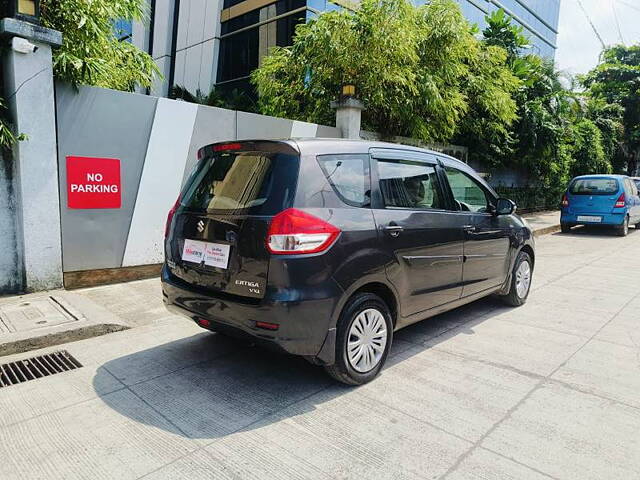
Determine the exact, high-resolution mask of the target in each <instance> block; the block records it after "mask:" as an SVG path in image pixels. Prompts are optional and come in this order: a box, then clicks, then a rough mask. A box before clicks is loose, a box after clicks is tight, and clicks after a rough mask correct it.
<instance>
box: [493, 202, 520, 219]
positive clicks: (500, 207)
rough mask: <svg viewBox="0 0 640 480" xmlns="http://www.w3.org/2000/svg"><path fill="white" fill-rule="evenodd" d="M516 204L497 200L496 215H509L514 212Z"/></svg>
mask: <svg viewBox="0 0 640 480" xmlns="http://www.w3.org/2000/svg"><path fill="white" fill-rule="evenodd" d="M516 208H517V207H516V204H515V202H514V201H513V200H509V199H508V198H499V199H498V201H497V202H496V210H495V213H496V215H511V214H512V213H514V212H515V211H516Z"/></svg>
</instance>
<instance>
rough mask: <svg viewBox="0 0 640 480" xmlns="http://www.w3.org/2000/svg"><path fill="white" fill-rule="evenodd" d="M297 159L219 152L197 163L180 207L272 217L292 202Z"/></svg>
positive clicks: (297, 164)
mask: <svg viewBox="0 0 640 480" xmlns="http://www.w3.org/2000/svg"><path fill="white" fill-rule="evenodd" d="M298 169H299V157H297V156H294V155H287V154H282V153H270V152H219V153H214V154H212V155H211V156H209V157H205V158H203V159H201V160H200V162H199V163H198V166H197V167H196V170H195V172H194V173H193V174H192V177H191V180H190V181H189V186H188V187H187V190H186V192H185V194H184V196H183V199H182V202H181V204H182V205H183V206H184V207H186V208H187V209H188V210H193V211H198V212H208V213H223V214H249V215H275V214H277V213H279V212H281V211H282V210H284V209H286V208H289V207H290V206H291V205H292V203H293V197H294V195H295V188H296V182H297V178H298Z"/></svg>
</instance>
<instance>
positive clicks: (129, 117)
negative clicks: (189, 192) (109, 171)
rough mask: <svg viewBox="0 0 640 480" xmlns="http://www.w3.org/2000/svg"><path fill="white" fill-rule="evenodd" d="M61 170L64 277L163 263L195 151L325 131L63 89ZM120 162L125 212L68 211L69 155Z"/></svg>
mask: <svg viewBox="0 0 640 480" xmlns="http://www.w3.org/2000/svg"><path fill="white" fill-rule="evenodd" d="M56 89H57V92H56V93H57V105H56V108H57V118H58V164H59V182H60V204H61V205H60V211H61V224H62V251H63V270H64V272H77V271H83V270H95V269H104V268H119V267H130V266H138V265H148V264H154V263H160V262H161V261H162V258H163V237H164V224H165V220H166V214H167V212H168V211H169V209H170V208H171V206H172V205H173V203H174V202H175V200H176V198H177V196H178V193H179V191H180V188H181V186H182V183H183V182H184V180H185V178H186V176H187V175H188V173H189V172H190V171H191V169H192V168H193V165H194V163H195V161H196V151H197V150H198V149H199V148H200V147H202V146H204V145H207V144H210V143H214V142H218V141H224V140H235V139H239V140H242V139H249V138H287V137H295V136H307V137H309V136H310V137H314V136H323V137H333V138H339V137H340V132H339V131H338V130H337V129H336V128H334V127H327V126H322V125H316V124H311V123H305V122H297V121H293V120H287V119H282V118H274V117H267V116H264V115H257V114H253V113H246V112H236V111H233V110H224V109H220V108H213V107H206V106H202V105H196V104H192V103H186V102H180V101H175V100H168V99H165V98H157V97H150V96H145V95H139V94H132V93H124V92H116V91H113V90H107V89H102V88H94V87H80V90H79V91H78V92H76V91H74V90H73V89H71V88H70V87H68V86H66V85H63V84H58V85H57V86H56ZM70 155H71V156H84V157H103V158H118V159H120V161H121V176H122V207H121V208H120V209H90V210H75V209H69V208H67V188H66V162H65V159H66V157H67V156H70Z"/></svg>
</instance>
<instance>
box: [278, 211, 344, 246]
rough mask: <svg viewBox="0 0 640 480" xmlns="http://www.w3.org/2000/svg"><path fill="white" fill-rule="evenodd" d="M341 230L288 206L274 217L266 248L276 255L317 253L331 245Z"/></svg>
mask: <svg viewBox="0 0 640 480" xmlns="http://www.w3.org/2000/svg"><path fill="white" fill-rule="evenodd" d="M338 235H340V229H339V228H337V227H335V226H333V225H331V224H330V223H327V222H325V221H324V220H322V219H320V218H318V217H315V216H313V215H310V214H308V213H306V212H303V211H301V210H297V209H295V208H288V209H287V210H284V211H283V212H280V213H279V214H277V215H276V216H275V217H273V219H272V220H271V225H269V231H268V233H267V249H268V250H269V251H270V252H271V253H275V254H277V255H288V254H297V253H318V252H322V251H324V250H326V249H327V248H329V247H330V246H331V245H332V244H333V242H334V241H335V239H336V238H338Z"/></svg>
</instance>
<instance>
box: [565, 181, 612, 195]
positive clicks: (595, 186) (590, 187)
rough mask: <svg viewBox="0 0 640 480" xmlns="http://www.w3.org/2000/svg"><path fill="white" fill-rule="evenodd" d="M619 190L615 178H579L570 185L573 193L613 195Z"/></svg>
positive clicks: (570, 190) (570, 191)
mask: <svg viewBox="0 0 640 480" xmlns="http://www.w3.org/2000/svg"><path fill="white" fill-rule="evenodd" d="M617 191H618V181H617V180H616V179H615V178H579V179H577V180H574V181H573V183H572V184H571V187H569V193H571V194H572V195H612V194H614V193H616V192H617Z"/></svg>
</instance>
